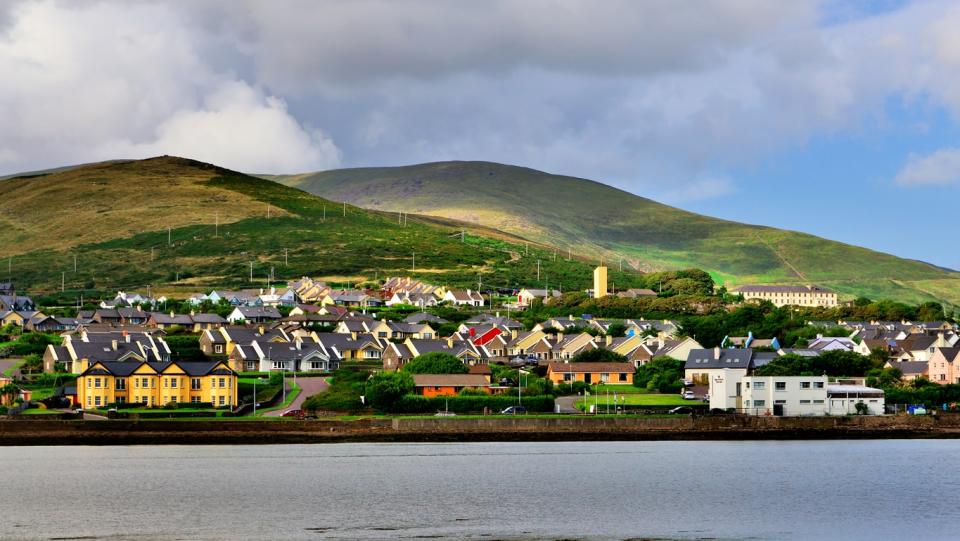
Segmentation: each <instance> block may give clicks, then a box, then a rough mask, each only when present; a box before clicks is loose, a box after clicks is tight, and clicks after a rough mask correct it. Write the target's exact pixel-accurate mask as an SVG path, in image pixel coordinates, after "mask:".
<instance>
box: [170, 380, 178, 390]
mask: <svg viewBox="0 0 960 541" xmlns="http://www.w3.org/2000/svg"><path fill="white" fill-rule="evenodd" d="M178 379H179V378H170V387H171V388H173V389H176V388H177V380H178Z"/></svg>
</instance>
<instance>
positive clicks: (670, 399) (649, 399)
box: [575, 393, 699, 409]
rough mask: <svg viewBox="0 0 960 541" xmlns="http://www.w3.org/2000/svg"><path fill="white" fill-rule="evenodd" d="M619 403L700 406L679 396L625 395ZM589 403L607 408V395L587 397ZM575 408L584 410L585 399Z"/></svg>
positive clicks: (611, 394) (618, 397)
mask: <svg viewBox="0 0 960 541" xmlns="http://www.w3.org/2000/svg"><path fill="white" fill-rule="evenodd" d="M617 402H619V403H620V404H622V405H625V406H689V405H691V404H699V402H698V401H696V400H684V399H683V397H681V396H680V395H679V394H659V393H646V394H624V395H622V398H621V395H620V394H618V395H617ZM587 403H588V404H590V405H594V404H596V405H597V408H606V406H607V394H606V393H603V394H594V395H590V396H589V397H587ZM610 405H611V406H612V405H613V393H610ZM575 407H577V408H581V409H582V408H583V399H580V400H577V402H576V405H575Z"/></svg>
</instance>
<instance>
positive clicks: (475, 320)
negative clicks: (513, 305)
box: [461, 312, 523, 330]
mask: <svg viewBox="0 0 960 541" xmlns="http://www.w3.org/2000/svg"><path fill="white" fill-rule="evenodd" d="M464 325H494V326H497V327H504V328H506V329H510V330H513V329H517V330H523V323H520V322H519V321H517V320H515V319H510V318H509V317H503V316H501V315H500V312H496V313H494V314H489V313H486V312H484V313H480V314H477V315H475V316H472V317H470V319H468V320H466V321H464ZM462 327H463V326H462V325H461V328H462Z"/></svg>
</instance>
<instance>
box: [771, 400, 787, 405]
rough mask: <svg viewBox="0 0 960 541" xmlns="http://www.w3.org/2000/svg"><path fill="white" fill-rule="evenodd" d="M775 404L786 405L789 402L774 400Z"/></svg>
mask: <svg viewBox="0 0 960 541" xmlns="http://www.w3.org/2000/svg"><path fill="white" fill-rule="evenodd" d="M773 403H774V404H786V403H787V401H786V400H774V401H773Z"/></svg>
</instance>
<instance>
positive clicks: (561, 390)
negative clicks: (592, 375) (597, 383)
mask: <svg viewBox="0 0 960 541" xmlns="http://www.w3.org/2000/svg"><path fill="white" fill-rule="evenodd" d="M589 390H590V385H588V384H587V383H586V382H583V381H575V382H573V384H572V385H571V384H569V383H561V384H560V385H556V386H554V388H553V394H555V395H557V396H567V395H571V394H582V393H583V392H584V391H589Z"/></svg>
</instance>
